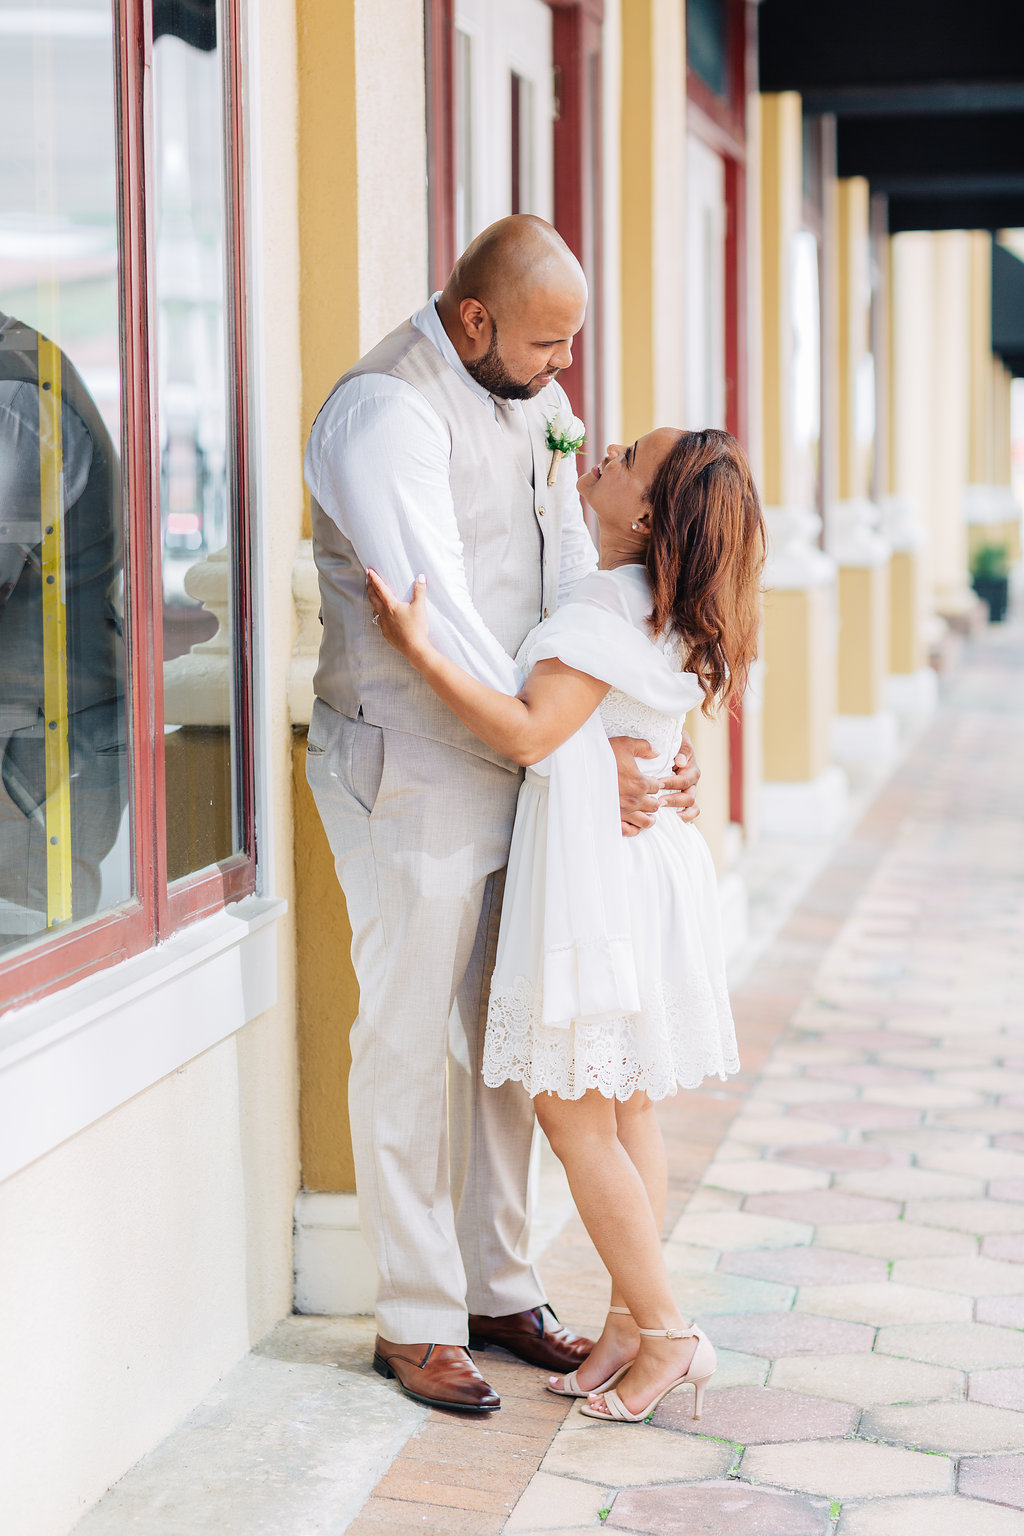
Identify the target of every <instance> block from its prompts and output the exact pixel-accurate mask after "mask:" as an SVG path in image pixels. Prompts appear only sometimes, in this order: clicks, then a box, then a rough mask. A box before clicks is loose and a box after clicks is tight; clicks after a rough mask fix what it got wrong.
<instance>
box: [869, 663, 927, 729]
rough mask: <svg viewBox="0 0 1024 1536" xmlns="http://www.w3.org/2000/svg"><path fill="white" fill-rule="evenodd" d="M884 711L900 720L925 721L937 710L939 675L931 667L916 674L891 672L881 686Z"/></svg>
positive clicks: (922, 668) (923, 668) (921, 669)
mask: <svg viewBox="0 0 1024 1536" xmlns="http://www.w3.org/2000/svg"><path fill="white" fill-rule="evenodd" d="M882 697H883V698H884V700H885V707H886V709H891V710H892V711H893V713H894V714H896V715H898V716H899V717H900V719H901V720H904V719H906V720H912V721H919V720H927V719H928V717H929V716H930V715H933V714H934V713H935V711H936V709H937V708H938V703H939V675H938V673H937V672H936V671H935V670H934V669H933V668H932V667H921V668H920V669H919V670H918V671H917V672H892V673H890V674H889V676H888V677H887V678H886V679H885V682H884V683H883V685H882Z"/></svg>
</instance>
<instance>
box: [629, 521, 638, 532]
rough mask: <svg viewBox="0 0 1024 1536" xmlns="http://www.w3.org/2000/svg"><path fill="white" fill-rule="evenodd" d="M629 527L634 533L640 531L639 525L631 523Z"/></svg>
mask: <svg viewBox="0 0 1024 1536" xmlns="http://www.w3.org/2000/svg"><path fill="white" fill-rule="evenodd" d="M630 527H631V528H632V530H633V532H634V533H639V531H640V524H639V523H631V524H630Z"/></svg>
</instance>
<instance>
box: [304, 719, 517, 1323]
mask: <svg viewBox="0 0 1024 1536" xmlns="http://www.w3.org/2000/svg"><path fill="white" fill-rule="evenodd" d="M306 774H307V778H308V780H309V784H310V787H311V789H312V791H313V796H314V798H315V800H316V805H317V809H318V811H319V813H320V817H321V819H322V821H323V824H324V828H325V830H326V832H327V837H328V840H329V842H330V845H331V851H332V852H333V854H334V858H335V864H336V867H337V871H338V878H339V880H340V881H341V885H342V889H343V890H344V893H345V899H346V902H347V904H348V915H349V921H350V922H351V925H352V962H353V966H354V968H355V973H356V979H357V981H358V983H359V1015H358V1017H357V1019H356V1022H355V1024H354V1026H353V1029H352V1072H351V1076H350V1078H349V1102H350V1112H351V1122H352V1143H353V1151H354V1154H355V1168H356V1188H357V1191H358V1194H359V1213H360V1221H361V1224H362V1228H363V1232H364V1234H365V1237H366V1240H367V1242H368V1243H369V1245H370V1249H371V1251H372V1252H373V1255H374V1258H375V1259H376V1262H377V1268H378V1271H379V1276H380V1279H379V1287H378V1293H377V1326H378V1328H379V1330H380V1332H381V1333H382V1334H383V1335H384V1337H385V1338H387V1339H392V1340H395V1341H397V1342H400V1343H416V1342H420V1341H423V1342H428V1341H429V1342H433V1343H435V1344H465V1343H466V1342H467V1337H468V1334H467V1322H466V1317H467V1311H468V1312H479V1313H483V1314H485V1315H486V1316H493V1317H498V1316H503V1315H505V1314H506V1313H510V1312H519V1311H523V1310H525V1309H526V1308H528V1307H535V1306H538V1305H539V1304H540V1303H541V1302H542V1301H543V1299H544V1293H543V1291H542V1289H541V1285H540V1281H539V1280H538V1278H537V1275H536V1273H535V1272H534V1270H533V1269H532V1268H531V1266H530V1265H529V1263H528V1262H527V1258H526V1250H527V1239H528V1198H527V1180H528V1172H529V1163H530V1148H531V1144H532V1138H533V1127H534V1117H533V1106H532V1104H531V1102H530V1100H529V1098H528V1097H527V1095H526V1093H525V1092H524V1091H523V1089H522V1087H521V1086H520V1085H518V1084H514V1083H508V1084H506V1085H505V1086H504V1087H503V1088H498V1089H495V1088H486V1087H485V1086H484V1083H483V1079H482V1077H481V1075H480V1059H481V1053H482V1049H483V1030H484V1021H485V1018H486V1012H487V989H488V985H489V981H490V973H491V968H492V966H493V963H494V951H495V945H496V942H497V931H498V919H499V916H500V910H501V891H502V885H503V882H504V870H505V864H506V861H507V859H508V850H509V842H510V840H511V836H512V823H513V820H514V818H515V808H516V797H517V794H518V790H519V776H518V775H516V774H512V773H509V772H508V771H507V770H506V769H504V768H499V767H497V766H496V765H495V764H493V763H489V762H486V761H485V760H484V759H483V758H478V757H475V756H473V755H471V754H470V753H466V752H460V751H458V750H457V749H456V748H454V747H448V746H444V745H442V744H441V743H440V742H435V741H428V740H427V739H426V738H424V737H421V736H409V735H406V734H404V733H403V732H400V731H392V730H382V729H380V727H378V726H373V725H368V724H367V723H366V722H365V721H364V720H361V719H359V720H350V719H348V718H347V717H346V716H344V715H340V714H338V713H337V712H336V711H335V710H332V709H331V708H330V707H329V706H328V705H326V704H325V703H324V702H323V700H321V699H318V700H317V701H316V704H315V706H314V709H313V716H312V720H311V722H310V727H309V746H308V752H307V758H306Z"/></svg>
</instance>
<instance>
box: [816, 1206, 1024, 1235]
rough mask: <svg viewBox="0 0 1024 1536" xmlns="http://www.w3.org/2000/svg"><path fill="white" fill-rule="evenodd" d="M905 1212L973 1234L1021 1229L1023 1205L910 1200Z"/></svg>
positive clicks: (1023, 1229) (912, 1217)
mask: <svg viewBox="0 0 1024 1536" xmlns="http://www.w3.org/2000/svg"><path fill="white" fill-rule="evenodd" d="M905 1216H906V1220H907V1221H915V1222H920V1223H921V1225H922V1226H925V1227H951V1228H953V1230H954V1231H960V1232H972V1233H974V1235H975V1236H976V1237H987V1236H989V1235H990V1234H991V1233H995V1232H1024V1207H1021V1206H1019V1205H1011V1204H1010V1203H1009V1202H1008V1201H1006V1202H1004V1201H1002V1200H911V1201H909V1202H908V1204H907V1209H906V1212H905ZM808 1219H810V1218H808Z"/></svg>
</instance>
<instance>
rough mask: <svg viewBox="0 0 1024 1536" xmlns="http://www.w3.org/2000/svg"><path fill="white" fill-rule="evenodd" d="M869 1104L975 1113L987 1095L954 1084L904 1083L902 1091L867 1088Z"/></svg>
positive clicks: (901, 1087) (891, 1088) (865, 1093)
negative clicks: (956, 1086)
mask: <svg viewBox="0 0 1024 1536" xmlns="http://www.w3.org/2000/svg"><path fill="white" fill-rule="evenodd" d="M864 1098H865V1100H866V1102H867V1103H869V1104H899V1105H901V1106H903V1107H905V1108H913V1109H976V1108H978V1107H979V1106H980V1105H982V1104H984V1102H985V1095H984V1094H983V1093H981V1092H979V1090H977V1089H975V1088H954V1087H953V1085H952V1084H951V1083H901V1084H900V1086H899V1087H885V1086H883V1087H881V1088H865V1089H864Z"/></svg>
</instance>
